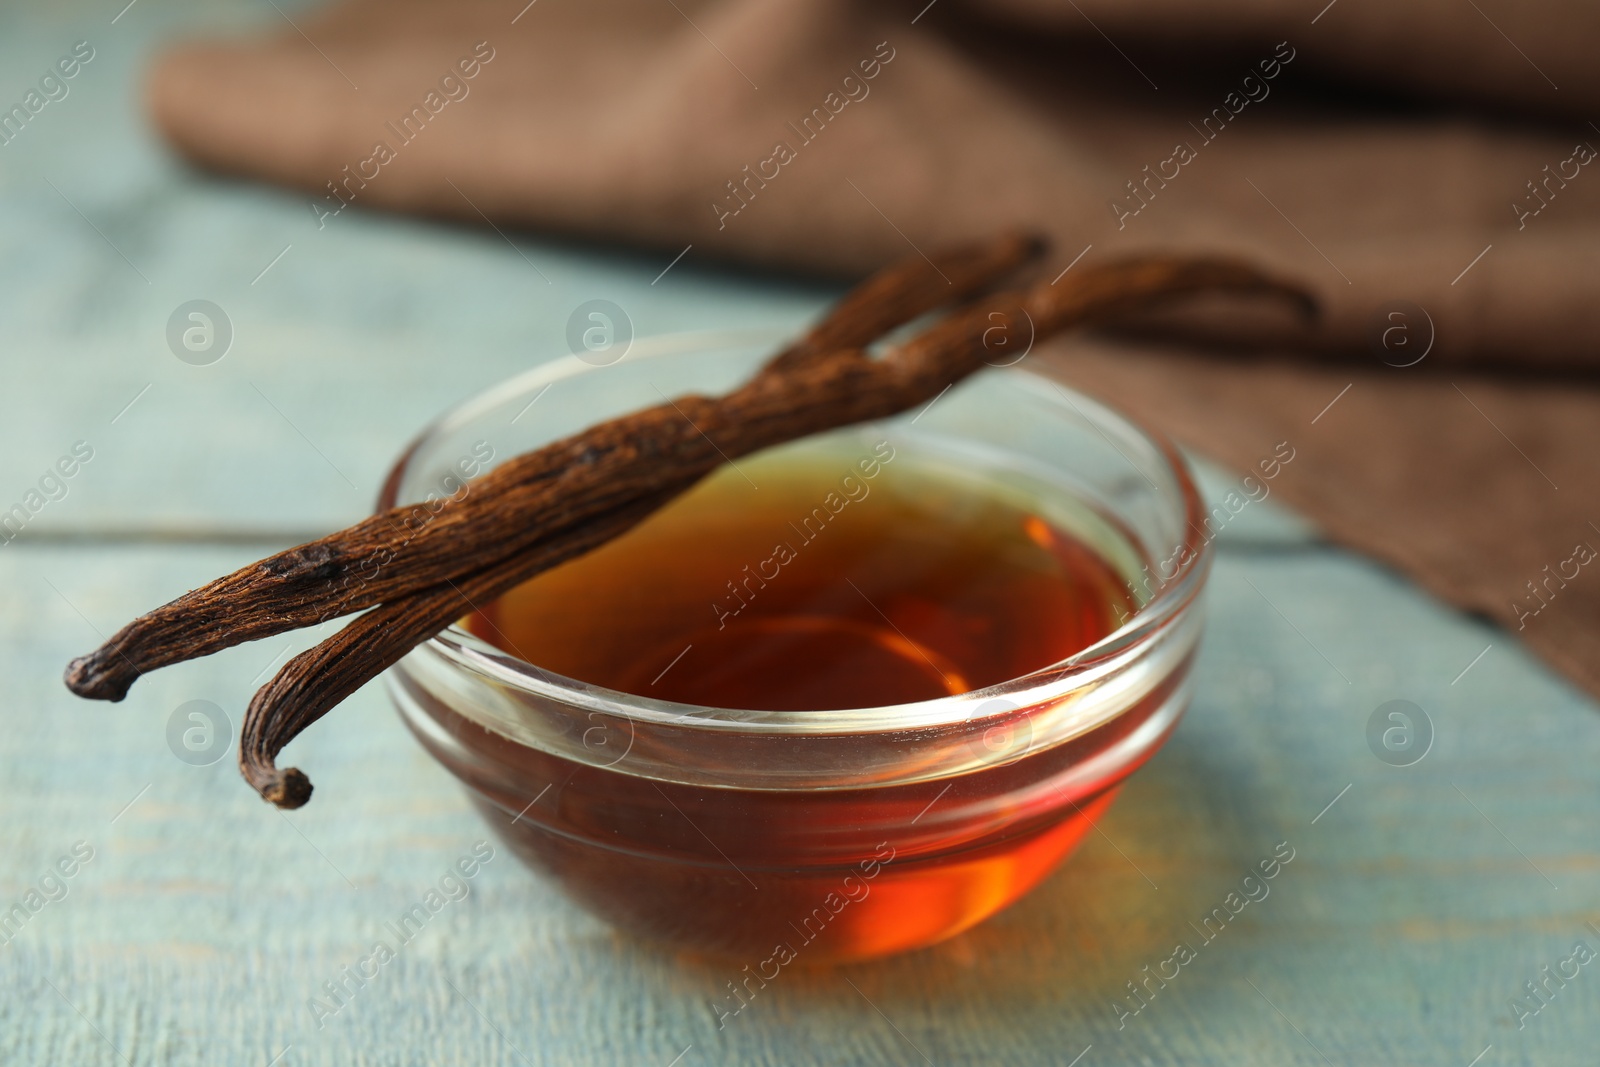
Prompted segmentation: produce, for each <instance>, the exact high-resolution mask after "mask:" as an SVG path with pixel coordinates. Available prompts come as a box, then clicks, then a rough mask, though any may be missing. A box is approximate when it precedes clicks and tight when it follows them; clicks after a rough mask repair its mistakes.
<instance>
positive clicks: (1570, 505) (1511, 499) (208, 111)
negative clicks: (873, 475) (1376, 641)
mask: <svg viewBox="0 0 1600 1067" xmlns="http://www.w3.org/2000/svg"><path fill="white" fill-rule="evenodd" d="M1320 6H1321V5H1319V4H1314V5H1310V6H1309V7H1308V8H1307V9H1306V10H1302V11H1297V12H1295V13H1293V14H1292V15H1291V14H1288V13H1285V12H1284V11H1278V10H1270V11H1269V10H1267V6H1266V5H1261V4H1259V3H1255V2H1252V0H1226V2H1223V3H1219V4H1211V5H1204V6H1203V7H1195V6H1194V5H1186V4H1179V3H1177V2H1174V0H1128V2H1120V3H1112V2H1110V0H1081V2H1070V3H1067V4H1065V5H1060V4H1057V3H1054V2H1046V0H1005V2H1004V3H1000V4H997V5H981V6H980V5H976V4H968V5H963V4H961V3H959V0H935V2H934V3H931V4H927V5H926V6H924V4H922V3H917V4H915V5H913V6H911V7H903V6H900V5H895V4H871V3H866V2H859V3H848V2H844V0H815V2H808V3H781V2H778V0H728V2H723V3H717V4H697V3H688V2H681V0H666V2H661V0H651V2H642V0H638V2H636V0H583V2H580V0H536V2H534V3H528V4H527V5H526V6H524V4H523V2H521V0H514V2H499V0H497V2H488V0H461V2H457V3H453V4H450V5H438V4H431V3H427V2H425V0H398V2H390V3H381V4H380V3H377V2H376V0H347V2H345V3H342V4H338V5H336V6H334V7H331V8H329V9H326V10H325V11H323V12H321V13H319V14H318V15H316V16H315V17H310V16H297V17H296V24H295V25H294V26H292V27H291V26H289V25H285V27H284V30H283V32H282V33H281V34H275V35H273V36H270V37H262V38H259V39H250V40H244V41H237V42H222V41H203V42H198V43H194V44H189V45H184V46H182V47H179V48H176V49H174V50H172V51H171V52H169V53H168V54H167V55H165V56H164V57H162V59H161V60H160V62H159V63H158V64H157V66H156V67H155V69H154V71H153V75H152V78H151V81H150V104H151V109H152V112H153V114H154V116H155V119H156V121H157V123H158V124H159V126H160V127H161V129H162V130H163V131H164V132H165V133H166V135H167V137H168V138H169V139H170V140H171V142H172V143H173V144H174V145H175V146H176V147H177V148H178V149H179V150H180V151H181V152H183V153H184V154H185V155H187V156H188V157H189V158H191V159H193V160H195V161H196V162H198V163H200V164H202V165H205V166H208V167H212V168H215V169H218V170H223V171H229V172H234V173H240V174H246V175H253V176H256V177H260V178H264V179H268V180H271V181H275V182H279V183H282V184H285V185H288V186H292V187H295V188H298V189H302V190H304V191H305V192H306V193H307V194H308V213H309V215H310V218H311V224H313V225H317V226H334V225H338V224H339V218H340V216H341V215H342V214H343V213H344V212H345V211H349V210H361V209H367V208H383V209H390V210H397V211H407V212H417V213H425V214H429V215H435V216H447V217H454V218H458V219H461V220H464V221H467V222H471V223H474V224H481V223H482V221H483V219H485V218H487V219H489V220H492V221H493V222H494V223H495V224H497V225H501V226H506V225H522V226H529V227H534V228H538V229H541V230H547V231H561V232H565V233H571V234H578V235H585V236H593V237H604V238H609V239H619V240H625V241H629V242H633V243H643V244H650V245H656V246H660V247H662V248H663V249H667V250H670V251H671V252H677V251H679V250H681V249H682V248H683V246H684V245H686V244H689V243H693V245H694V248H695V253H696V255H697V256H698V255H701V254H705V255H715V256H720V257H723V258H727V259H735V260H739V261H744V262H750V263H760V264H766V265H776V266H782V267H788V268H800V269H805V270H814V271H825V272H830V273H835V274H844V275H853V274H859V273H862V272H864V271H866V270H869V269H871V268H873V267H876V266H879V265H881V264H883V263H885V262H887V261H889V260H891V259H894V258H897V257H899V256H902V255H904V254H906V252H907V251H908V250H909V249H911V248H924V247H927V246H929V245H935V244H940V243H944V242H948V241H952V240H959V239H962V238H967V237H972V236H976V235H982V234H987V233H989V232H991V231H993V230H994V229H996V228H997V227H999V226H1001V225H1005V224H1017V223H1020V224H1024V225H1030V226H1034V227H1038V228H1042V229H1044V230H1045V231H1047V232H1049V233H1050V234H1051V235H1052V237H1053V238H1054V240H1055V249H1056V255H1057V261H1056V262H1055V263H1054V265H1053V266H1052V268H1051V269H1052V270H1054V271H1061V270H1064V269H1070V268H1071V267H1072V266H1073V265H1075V264H1077V263H1079V262H1092V261H1093V260H1095V259H1099V258H1102V257H1109V256H1115V255H1121V254H1126V253H1130V252H1136V251H1144V250H1150V249H1156V248H1161V249H1172V250H1181V251H1204V252H1212V253H1218V252H1220V253H1229V254H1238V255H1244V256H1247V257H1249V258H1251V259H1254V260H1256V261H1258V262H1261V263H1262V264H1264V265H1267V266H1270V267H1273V268H1275V269H1277V270H1279V271H1281V272H1283V273H1285V274H1288V275H1290V276H1293V277H1296V278H1298V279H1300V280H1303V281H1304V282H1305V283H1307V284H1309V285H1311V286H1313V287H1314V288H1315V289H1316V290H1317V291H1318V292H1319V294H1320V295H1321V298H1322V300H1323V303H1324V305H1325V307H1326V314H1325V316H1324V318H1323V320H1322V321H1321V322H1320V323H1319V324H1317V325H1316V326H1315V327H1310V328H1308V327H1307V326H1305V325H1304V324H1302V323H1299V322H1297V321H1295V320H1293V319H1291V318H1289V317H1288V316H1287V315H1283V314H1280V313H1277V312H1274V311H1271V310H1263V309H1260V308H1254V307H1245V306H1241V305H1237V304H1234V305H1222V304H1216V303H1201V304H1196V305H1194V306H1191V307H1187V308H1184V309H1179V310H1175V311H1174V312H1173V313H1171V314H1167V315H1163V316H1160V317H1159V318H1155V319H1151V320H1147V321H1145V322H1142V323H1140V324H1139V329H1140V330H1141V331H1142V332H1143V333H1144V334H1147V335H1150V334H1154V335H1159V336H1160V337H1161V338H1163V339H1164V343H1163V344H1162V345H1152V344H1151V343H1150V341H1149V339H1148V337H1147V338H1146V339H1145V340H1144V341H1143V342H1140V343H1137V344H1132V343H1126V342H1125V343H1123V344H1120V345H1116V346H1109V345H1105V344H1100V343H1095V344H1092V345H1085V344H1083V343H1082V342H1076V343H1074V345H1073V346H1071V347H1069V348H1067V349H1065V350H1058V352H1057V354H1055V355H1054V356H1045V354H1043V353H1041V356H1042V357H1044V361H1045V362H1047V363H1049V364H1050V365H1051V366H1053V367H1055V368H1057V369H1059V371H1060V372H1061V373H1062V374H1063V375H1064V376H1065V377H1067V378H1069V379H1071V380H1074V381H1077V382H1079V383H1080V384H1082V385H1084V386H1085V387H1086V388H1089V389H1091V390H1092V391H1094V392H1095V393H1097V394H1099V395H1102V396H1104V397H1106V398H1107V399H1108V400H1110V401H1111V402H1113V403H1115V404H1117V405H1119V406H1121V407H1123V408H1125V409H1128V410H1131V411H1133V412H1134V413H1136V414H1138V415H1140V416H1142V417H1145V418H1147V419H1149V420H1150V421H1152V422H1153V423H1155V424H1157V425H1159V426H1163V427H1165V428H1167V429H1168V430H1169V431H1171V432H1173V433H1174V434H1175V435H1176V436H1178V437H1179V438H1180V439H1182V440H1184V441H1186V442H1187V443H1189V444H1191V445H1193V446H1195V447H1196V448H1198V449H1200V450H1201V451H1204V452H1208V453H1211V454H1213V455H1215V456H1217V457H1218V458H1219V459H1222V460H1224V461H1226V462H1229V463H1232V464H1234V465H1235V466H1237V467H1239V468H1240V469H1250V468H1252V467H1253V466H1254V464H1255V463H1256V462H1257V461H1258V460H1259V459H1260V457H1262V456H1264V455H1270V454H1272V452H1273V450H1274V448H1275V446H1276V445H1277V444H1278V443H1279V442H1284V441H1287V442H1289V443H1290V445H1291V446H1292V447H1294V448H1295V449H1296V451H1297V456H1298V458H1297V460H1296V462H1295V463H1294V464H1292V465H1291V466H1290V467H1289V468H1287V469H1286V471H1285V474H1284V476H1283V477H1282V478H1281V479H1280V480H1279V482H1278V487H1279V488H1281V490H1282V492H1283V494H1284V497H1285V499H1287V500H1288V501H1290V502H1291V503H1293V504H1295V505H1297V506H1298V507H1300V508H1301V509H1302V510H1303V511H1305V512H1306V513H1307V514H1308V515H1309V516H1310V517H1311V518H1313V519H1314V520H1315V521H1317V522H1318V523H1320V524H1321V526H1322V527H1323V528H1324V529H1326V530H1327V531H1328V532H1329V534H1330V535H1331V536H1332V537H1334V538H1336V539H1338V540H1339V541H1341V542H1343V543H1346V544H1349V545H1351V546H1353V547H1355V548H1357V549H1360V550H1362V551H1364V552H1367V553H1370V554H1372V555H1374V556H1376V557H1377V558H1379V559H1382V560H1385V561H1387V562H1389V563H1391V564H1393V565H1395V566H1397V567H1399V568H1401V569H1402V570H1404V571H1405V572H1407V573H1409V574H1411V575H1412V576H1414V577H1415V578H1416V579H1417V580H1418V581H1420V582H1421V583H1422V584H1423V585H1425V586H1426V587H1427V588H1429V589H1431V590H1432V591H1434V592H1435V593H1437V594H1438V595H1440V596H1441V597H1443V598H1444V599H1446V600H1448V601H1449V602H1451V603H1453V604H1456V605H1458V606H1460V607H1462V608H1464V609H1467V610H1469V611H1473V612H1476V613H1479V614H1482V615H1484V616H1487V617H1490V618H1493V619H1495V620H1497V621H1499V622H1500V623H1502V624H1503V625H1505V626H1506V627H1507V628H1509V629H1510V630H1512V631H1514V632H1516V633H1517V634H1518V635H1519V636H1521V637H1523V638H1524V639H1526V641H1527V642H1528V643H1529V644H1530V646H1531V647H1533V648H1534V649H1535V650H1537V651H1538V652H1539V653H1540V654H1541V655H1542V656H1544V657H1545V658H1546V659H1547V660H1548V661H1549V662H1550V663H1552V664H1553V665H1555V666H1556V667H1558V668H1559V669H1561V670H1563V671H1565V672H1566V673H1567V674H1568V675H1569V676H1571V677H1572V678H1574V679H1575V680H1576V681H1578V682H1579V683H1580V684H1582V685H1584V686H1585V687H1587V688H1588V689H1589V691H1590V692H1592V693H1595V694H1596V695H1600V664H1597V662H1596V656H1595V652H1596V650H1597V649H1600V567H1595V568H1591V567H1589V566H1588V562H1589V560H1590V559H1592V558H1593V557H1594V556H1595V555H1596V548H1600V526H1596V525H1595V523H1596V522H1600V509H1597V510H1596V511H1594V512H1591V503H1592V502H1593V501H1594V500H1595V499H1596V490H1597V489H1600V472H1597V471H1596V470H1595V465H1594V463H1593V461H1592V459H1591V457H1592V456H1593V455H1594V454H1595V452H1596V450H1597V445H1600V388H1597V385H1600V377H1595V372H1596V371H1597V370H1600V357H1597V355H1596V352H1595V348H1594V343H1593V339H1594V338H1595V337H1596V336H1597V334H1600V306H1597V302H1596V301H1595V300H1594V299H1593V296H1592V289H1593V286H1594V282H1595V280H1596V278H1597V277H1600V243H1597V238H1600V167H1597V166H1591V164H1592V163H1594V161H1595V158H1596V155H1597V153H1596V150H1595V147H1594V146H1595V145H1600V127H1595V126H1593V125H1591V124H1590V123H1589V122H1588V121H1587V119H1584V118H1582V117H1581V116H1583V115H1586V114H1588V113H1590V112H1591V111H1593V112H1594V113H1597V114H1600V66H1597V65H1595V64H1594V63H1593V62H1592V61H1591V59H1590V58H1589V55H1588V42H1592V41H1594V40H1597V39H1600V8H1595V7H1593V6H1592V5H1581V4H1578V3H1576V2H1571V3H1568V2H1559V0H1541V2H1539V3H1531V4H1524V5H1521V6H1520V7H1518V8H1516V9H1515V10H1510V9H1509V5H1503V4H1501V3H1497V4H1495V5H1492V6H1491V5H1489V4H1488V3H1487V2H1486V0H1485V2H1483V3H1479V2H1478V0H1465V2H1464V3H1461V4H1459V5H1458V4H1455V3H1445V2H1432V0H1393V2H1391V3H1389V4H1386V5H1359V4H1355V3H1349V2H1347V3H1340V2H1339V0H1334V2H1333V3H1330V4H1328V5H1327V6H1326V7H1321V10H1320V11H1319V10H1316V8H1317V7H1320ZM1502 6H1504V7H1507V8H1508V9H1507V10H1504V11H1502V10H1499V8H1501V7H1502ZM1473 109H1476V110H1473ZM1591 172H1594V173H1591ZM1174 342H1176V343H1174ZM1347 387H1348V388H1347ZM1330 405H1331V406H1330ZM1590 546H1594V547H1590ZM1591 570H1592V571H1595V572H1596V573H1595V574H1591V573H1590V571H1591Z"/></svg>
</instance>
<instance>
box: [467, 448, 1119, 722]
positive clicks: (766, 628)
mask: <svg viewBox="0 0 1600 1067" xmlns="http://www.w3.org/2000/svg"><path fill="white" fill-rule="evenodd" d="M1116 545H1117V540H1116V533H1115V530H1114V529H1113V528H1112V527H1111V526H1110V524H1108V523H1106V522H1105V521H1104V520H1101V519H1097V517H1096V516H1095V515H1094V513H1093V512H1092V511H1090V510H1088V509H1086V508H1084V507H1083V506H1082V505H1081V503H1078V502H1075V501H1072V500H1071V498H1070V496H1068V495H1067V494H1066V493H1064V492H1063V491H1062V490H1060V489H1053V490H1052V487H1049V486H1048V485H1047V484H1045V483H1042V482H1037V481H1034V482H1032V483H1030V482H1029V481H1028V480H1027V479H1024V478H1021V477H1019V476H1018V475H1017V474H1016V472H1009V478H1007V477H1001V476H998V472H997V471H995V470H986V469H984V468H983V467H982V466H981V465H978V464H974V463H971V462H966V461H964V458H963V457H953V456H950V455H944V454H940V452H938V451H937V450H934V449H930V448H929V447H928V445H927V444H926V443H923V444H921V445H920V447H919V446H916V445H914V446H912V447H910V448H907V447H905V446H904V445H902V446H901V447H899V448H897V447H896V446H895V445H894V444H893V443H892V442H891V441H889V440H888V439H876V440H871V439H864V438H862V437H861V436H860V435H857V434H845V435H840V437H839V439H833V440H829V441H826V442H824V443H821V444H818V443H813V442H807V443H801V444H799V445H791V446H787V447H784V448H779V449H773V450H771V451H769V452H767V453H764V454H762V455H760V456H757V457H752V458H751V459H748V460H743V461H741V462H740V463H739V464H738V465H737V466H729V467H726V468H724V469H722V470H721V471H719V472H717V473H716V474H715V475H713V476H712V477H710V478H708V479H707V480H706V481H705V482H703V483H702V484H700V485H699V486H697V487H695V488H694V489H692V490H690V491H689V492H688V493H685V494H684V495H683V496H682V497H680V498H679V499H678V500H676V501H674V502H673V503H672V504H670V505H668V506H667V507H665V508H663V509H662V510H661V511H659V512H658V513H656V514H655V515H653V516H652V517H651V518H650V519H648V520H646V521H645V522H643V523H641V524H640V525H639V526H638V527H636V528H635V529H633V530H632V531H630V532H629V533H627V534H625V535H623V536H622V537H619V538H617V539H616V540H615V541H612V542H611V543H609V544H607V545H604V546H602V547H600V548H598V549H596V550H594V551H593V552H590V553H589V554H588V555H586V556H583V557H581V558H579V559H576V560H573V561H571V562H569V563H566V564H564V565H562V566H560V567H557V568H555V569H553V570H551V571H547V572H545V573H544V574H541V575H539V576H538V577H536V578H534V579H532V580H531V581H528V582H526V583H524V584H523V585H521V586H519V587H518V588H516V589H514V590H512V591H511V592H509V593H507V594H505V595H503V596H501V597H500V598H499V599H498V600H496V601H495V602H493V603H492V604H488V605H485V606H484V607H483V609H482V610H481V611H479V612H476V613H474V614H473V615H472V616H471V617H469V618H468V619H467V620H466V623H465V626H466V629H468V630H469V631H470V632H472V633H474V634H476V635H478V636H479V637H481V638H483V639H484V640H486V641H489V642H491V643H493V644H495V645H497V646H499V647H500V648H502V649H504V650H505V651H507V652H509V653H512V654H513V655H516V656H518V657H520V658H522V659H524V660H527V661H528V662H530V663H533V664H536V665H537V666H539V667H540V668H542V669H544V670H548V671H552V672H555V673H557V674H560V675H563V676H565V677H568V678H572V679H576V680H579V681H582V682H587V683H590V684H593V685H598V686H603V687H605V688H607V689H612V690H617V691H620V692H623V693H631V694H635V695H638V696H646V697H652V698H655V699H659V700H668V701H674V702H677V703H682V704H693V705H701V706H706V707H714V708H737V709H756V710H764V711H807V710H832V709H844V708H870V707H879V706H884V705H893V704H907V703H912V702H915V701H922V700H930V699H934V698H937V697H942V696H951V695H955V694H960V693H967V692H970V691H972V690H975V689H982V688H984V687H986V686H991V685H996V684H998V683H1001V682H1005V681H1007V680H1009V679H1012V678H1017V677H1020V676H1022V675H1025V674H1028V673H1029V672H1031V671H1034V670H1037V669H1040V668H1043V667H1046V666H1048V665H1050V664H1052V663H1055V662H1057V661H1059V660H1064V659H1066V658H1068V657H1070V656H1072V655H1073V654H1075V653H1077V652H1079V651H1081V650H1083V649H1085V648H1087V647H1089V646H1090V645H1092V644H1094V643H1095V642H1096V641H1099V640H1100V639H1101V638H1103V637H1105V636H1106V635H1107V634H1109V633H1111V632H1112V631H1113V630H1115V629H1116V628H1117V626H1118V625H1119V624H1120V623H1121V622H1122V621H1123V620H1125V619H1126V618H1127V617H1128V616H1129V615H1130V613H1131V612H1132V611H1133V610H1134V608H1135V607H1136V603H1135V600H1134V593H1133V590H1132V587H1131V586H1130V584H1129V581H1128V579H1127V578H1126V577H1125V576H1124V575H1122V574H1120V573H1119V565H1120V566H1123V567H1125V566H1126V565H1127V564H1128V563H1129V562H1130V561H1131V560H1132V558H1133V557H1132V555H1131V553H1130V552H1129V551H1128V549H1127V547H1126V546H1125V545H1124V546H1122V547H1121V551H1120V552H1119V551H1116V548H1115V547H1114V546H1116ZM1112 556H1116V557H1119V558H1116V559H1113V558H1111V557H1112Z"/></svg>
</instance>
